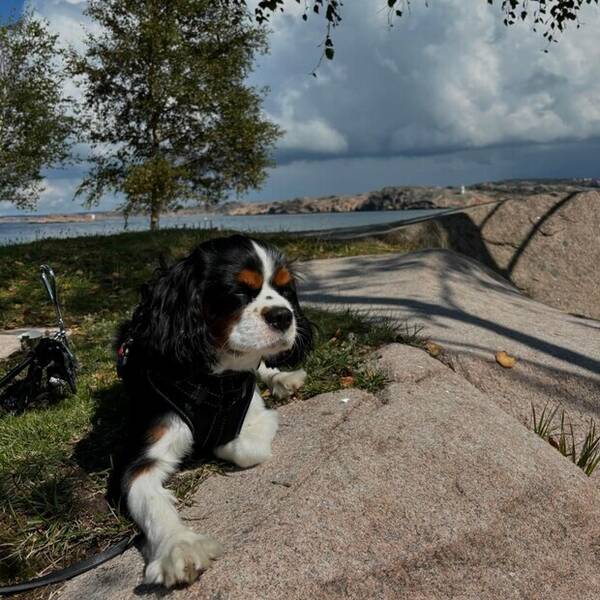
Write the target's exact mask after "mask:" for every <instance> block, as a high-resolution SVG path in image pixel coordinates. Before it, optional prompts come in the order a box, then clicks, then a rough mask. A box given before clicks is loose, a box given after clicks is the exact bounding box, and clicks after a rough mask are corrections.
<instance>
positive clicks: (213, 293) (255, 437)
mask: <svg viewBox="0 0 600 600" xmlns="http://www.w3.org/2000/svg"><path fill="white" fill-rule="evenodd" d="M311 345H312V328H311V325H310V323H309V322H308V320H307V319H306V318H305V317H304V315H303V314H302V310H301V309H300V305H299V303H298V298H297V297H296V278H295V276H294V271H293V269H292V267H291V265H290V264H289V263H288V262H287V260H286V258H285V257H284V256H283V255H282V254H281V252H280V251H279V250H277V248H275V247H274V246H272V245H269V244H266V243H264V242H258V241H255V240H252V239H250V238H247V237H244V236H241V235H236V236H232V237H227V238H220V239H214V240H210V241H207V242H204V243H202V244H200V245H199V246H198V247H197V248H196V249H195V250H194V251H193V252H192V253H191V254H190V255H189V256H187V257H186V258H184V259H183V260H181V261H179V262H178V263H176V264H175V265H173V266H172V267H170V268H168V269H164V270H163V271H161V272H159V273H158V274H157V276H156V277H155V279H154V280H153V281H151V282H150V283H148V284H146V285H145V286H144V287H143V288H142V297H141V301H140V304H139V305H138V306H137V308H136V309H135V311H134V313H133V316H132V318H131V320H130V321H127V322H125V323H124V324H123V325H122V326H121V328H120V330H119V334H118V339H117V348H118V351H117V368H118V371H119V375H120V376H121V378H122V379H123V382H124V385H125V389H126V390H127V393H128V396H129V398H130V400H131V402H130V405H131V406H130V408H131V409H132V413H131V418H130V426H129V429H128V430H127V434H128V436H129V437H130V441H131V443H130V444H129V445H130V448H129V449H128V451H127V452H126V453H125V455H124V456H123V457H122V458H121V460H120V461H119V463H118V464H117V467H116V469H115V471H114V473H113V485H116V488H117V489H118V492H119V495H120V497H121V499H122V500H123V501H124V504H125V505H126V507H127V510H128V511H129V513H130V515H131V516H132V518H133V519H134V520H135V521H136V522H137V524H138V525H139V526H140V528H141V529H142V531H143V533H144V534H145V537H146V545H145V555H146V560H147V565H146V571H145V581H146V582H147V583H156V584H164V585H166V586H173V585H177V584H181V583H191V582H193V581H194V580H195V579H196V577H197V575H198V573H199V572H200V571H201V570H203V569H205V568H207V567H208V566H209V564H210V562H211V560H212V559H214V558H216V557H217V556H218V555H219V554H220V553H221V551H222V550H221V546H220V544H219V543H218V542H217V541H215V540H213V539H212V538H210V537H209V536H206V535H202V534H199V533H195V532H194V531H191V530H190V529H188V528H187V527H186V526H185V525H184V524H183V523H182V521H181V520H180V518H179V515H178V514H177V510H176V508H175V501H174V498H173V496H172V494H171V492H169V491H168V490H166V489H165V488H164V483H165V481H166V479H167V478H168V477H169V476H170V475H171V474H173V472H174V471H175V470H176V469H177V468H178V465H179V464H180V462H181V461H182V459H183V458H184V457H186V456H188V455H191V454H193V453H194V454H197V453H199V454H202V453H209V454H210V453H212V454H214V455H216V456H217V457H219V458H221V459H223V460H227V461H230V462H232V463H235V464H236V465H238V466H240V467H243V468H245V467H251V466H253V465H257V464H259V463H262V462H264V461H265V460H267V459H268V458H269V457H270V456H271V442H272V440H273V437H274V436H275V432H276V430H277V413H276V412H275V411H274V410H269V409H267V408H266V407H265V404H264V402H263V400H262V398H261V396H260V394H259V393H258V391H257V389H256V375H258V376H259V377H260V378H261V379H262V380H263V381H264V382H265V383H266V384H267V385H268V386H269V387H271V388H272V389H273V391H274V393H275V394H276V395H279V396H284V395H289V394H290V393H292V392H293V391H295V390H296V389H298V387H300V386H301V385H302V384H303V383H304V378H305V377H306V373H305V372H304V371H302V370H298V371H291V372H281V371H279V369H277V367H279V366H284V365H285V366H294V365H297V364H298V363H299V362H300V361H301V360H302V359H303V358H304V357H305V355H306V353H307V352H308V351H309V350H310V348H311ZM115 482H116V484H115Z"/></svg>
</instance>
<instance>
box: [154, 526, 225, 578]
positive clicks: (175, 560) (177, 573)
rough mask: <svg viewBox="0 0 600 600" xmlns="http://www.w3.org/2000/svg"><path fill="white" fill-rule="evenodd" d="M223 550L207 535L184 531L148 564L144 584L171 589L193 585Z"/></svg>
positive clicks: (161, 548) (160, 550)
mask: <svg viewBox="0 0 600 600" xmlns="http://www.w3.org/2000/svg"><path fill="white" fill-rule="evenodd" d="M221 554H223V547H222V546H221V544H219V542H217V541H216V540H214V539H213V538H211V537H209V536H208V535H200V534H198V533H194V532H193V531H190V530H189V529H184V530H182V531H179V532H178V533H176V534H174V535H172V536H170V537H169V538H167V539H166V540H164V541H163V542H162V543H161V544H160V546H159V547H158V550H157V552H156V553H155V556H154V558H153V559H152V560H151V561H150V562H149V563H148V566H147V567H146V573H145V577H144V582H145V583H149V584H163V585H165V586H166V587H172V586H174V585H177V584H182V583H184V584H190V583H193V582H194V581H195V580H196V578H197V577H198V575H199V574H200V571H203V570H205V569H207V568H208V567H209V566H210V563H211V561H212V560H214V559H215V558H217V557H219V556H220V555H221Z"/></svg>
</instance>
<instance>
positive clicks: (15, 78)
mask: <svg viewBox="0 0 600 600" xmlns="http://www.w3.org/2000/svg"><path fill="white" fill-rule="evenodd" d="M61 57H62V52H61V50H60V49H59V47H58V44H57V36H55V35H52V34H50V33H49V31H48V28H47V26H46V24H45V23H43V22H41V21H38V20H36V19H34V18H33V17H32V16H31V14H29V13H26V14H25V15H23V16H22V17H21V18H20V19H18V20H17V21H14V22H11V23H8V24H6V25H1V26H0V200H7V201H9V202H12V203H14V204H15V206H17V207H18V208H30V209H31V208H34V207H35V205H36V202H37V200H38V198H39V195H40V192H41V191H42V190H43V187H42V181H43V178H42V175H41V171H42V169H44V168H48V167H50V166H58V165H61V164H63V163H65V162H66V161H67V160H68V159H69V150H70V141H71V139H72V137H73V134H74V120H73V118H72V117H71V116H69V114H68V113H69V110H70V107H71V101H70V99H68V98H65V97H64V96H63V94H62V85H63V82H64V77H65V76H64V72H63V70H62V67H61V66H60V64H59V62H60V61H59V60H57V59H60V58H61Z"/></svg>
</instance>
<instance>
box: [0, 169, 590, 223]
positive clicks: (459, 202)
mask: <svg viewBox="0 0 600 600" xmlns="http://www.w3.org/2000/svg"><path fill="white" fill-rule="evenodd" d="M598 187H600V179H595V178H594V179H592V178H588V179H555V180H552V179H540V180H508V181H500V182H493V183H480V184H476V185H471V186H468V187H466V188H464V187H462V186H461V187H452V186H448V187H436V186H395V187H385V188H382V189H381V190H376V191H373V192H366V193H361V194H355V195H343V196H342V195H339V196H336V195H332V196H325V197H318V198H314V197H305V198H294V199H291V200H277V201H273V202H256V203H255V202H226V203H224V204H221V205H218V206H202V207H191V208H184V209H182V210H180V211H177V212H175V213H164V214H163V215H161V216H162V217H169V216H177V217H182V216H192V215H199V214H206V215H210V214H214V215H223V216H232V217H233V216H260V215H303V214H315V213H347V212H372V211H390V210H420V209H436V208H460V207H463V206H472V205H477V204H481V203H483V202H486V201H489V200H490V199H498V198H502V197H510V196H515V195H520V196H529V195H532V194H539V193H553V192H557V191H577V190H581V189H589V188H598ZM136 216H139V215H136ZM123 218H124V217H123V215H122V214H121V213H120V212H118V211H114V210H113V211H98V212H87V213H83V212H81V213H72V214H65V213H62V214H61V213H59V214H50V215H31V214H29V215H19V214H13V215H7V216H0V224H4V223H9V224H24V223H27V224H32V225H45V224H49V223H87V222H93V221H106V220H110V219H123Z"/></svg>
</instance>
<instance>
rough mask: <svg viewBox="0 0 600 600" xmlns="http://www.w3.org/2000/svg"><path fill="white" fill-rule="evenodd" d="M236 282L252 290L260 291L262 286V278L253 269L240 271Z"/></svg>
mask: <svg viewBox="0 0 600 600" xmlns="http://www.w3.org/2000/svg"><path fill="white" fill-rule="evenodd" d="M237 280H238V281H239V282H240V283H243V284H244V285H247V286H248V287H249V288H252V289H253V290H260V288H261V287H262V284H263V276H262V275H261V274H260V273H259V272H258V271H254V270H253V269H242V270H241V271H240V272H239V273H238V276H237Z"/></svg>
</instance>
